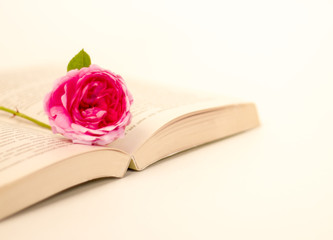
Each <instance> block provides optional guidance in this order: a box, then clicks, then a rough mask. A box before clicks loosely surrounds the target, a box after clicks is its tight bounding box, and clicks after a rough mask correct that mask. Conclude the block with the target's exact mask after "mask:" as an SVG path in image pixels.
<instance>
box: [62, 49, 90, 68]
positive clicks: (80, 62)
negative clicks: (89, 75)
mask: <svg viewBox="0 0 333 240" xmlns="http://www.w3.org/2000/svg"><path fill="white" fill-rule="evenodd" d="M90 64H91V60H90V56H89V55H88V53H86V52H85V51H84V50H83V49H82V50H81V51H80V52H79V53H78V54H76V55H75V57H73V58H72V60H70V62H69V63H68V66H67V72H68V71H70V70H73V69H79V70H80V69H81V68H83V67H89V66H90Z"/></svg>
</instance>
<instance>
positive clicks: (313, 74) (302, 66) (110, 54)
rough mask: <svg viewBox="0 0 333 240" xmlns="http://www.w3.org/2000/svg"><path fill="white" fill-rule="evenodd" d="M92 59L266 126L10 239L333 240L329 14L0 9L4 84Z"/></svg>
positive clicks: (69, 202)
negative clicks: (248, 113) (247, 106)
mask: <svg viewBox="0 0 333 240" xmlns="http://www.w3.org/2000/svg"><path fill="white" fill-rule="evenodd" d="M82 48H84V49H85V50H86V51H87V52H88V53H89V54H90V56H91V58H92V61H93V63H95V64H98V65H100V66H102V67H105V68H108V69H110V70H112V71H114V72H116V73H118V74H120V75H122V76H123V77H124V78H125V79H126V78H136V79H138V80H145V81H153V82H162V83H164V84H170V85H172V86H174V87H178V88H193V89H201V90H205V91H211V92H214V93H218V94H221V95H232V96H236V97H241V98H244V99H250V100H253V101H254V102H255V103H256V104H257V107H258V110H259V115H260V118H261V122H262V126H261V127H260V128H257V129H255V130H253V131H249V132H247V133H244V134H241V135H238V136H235V137H232V138H228V139H225V140H223V141H218V142H215V143H212V144H208V145H205V146H203V147H200V148H196V149H193V150H191V151H187V152H185V153H182V154H179V155H177V156H174V157H171V158H169V159H166V160H163V161H161V162H159V163H157V164H155V165H153V166H151V167H149V168H148V169H146V170H145V171H143V172H129V173H128V174H127V176H126V177H125V178H123V179H120V180H116V179H111V180H110V179H104V180H100V181H94V182H92V183H90V184H85V185H83V186H80V187H77V188H74V189H71V190H69V191H66V192H64V193H62V194H59V195H57V196H55V197H53V198H51V199H49V200H46V201H44V202H43V203H40V204H37V205H36V206H34V207H32V208H29V209H28V210H25V211H23V212H21V213H19V214H17V215H15V216H13V217H11V218H8V219H7V220H4V221H2V222H0V238H1V239H73V238H76V239H256V240H258V239H333V206H332V203H333V150H332V149H333V148H332V147H333V146H332V145H333V144H332V135H333V127H332V124H333V107H332V104H333V96H332V91H333V83H332V82H333V2H332V1H330V0H327V1H323V0H316V1H314V0H313V1H305V0H299V1H297V0H281V1H259V0H253V1H245V0H243V1H242V0H238V1H210V0H205V1H194V0H193V1H184V0H178V1H175V0H168V1H149V0H146V1H128V0H126V1H100V0H95V1H68V0H58V1H45V0H44V1H42V0H40V1H37V0H31V1H23V0H22V1H15V0H13V1H9V0H7V1H5V0H0V70H1V71H3V70H7V69H12V70H15V69H16V68H20V67H29V66H39V65H49V64H58V65H63V66H64V73H65V69H66V66H67V63H68V61H69V60H70V58H71V57H72V56H74V55H75V54H76V53H77V52H78V51H79V50H80V49H82ZM0 87H1V86H0ZM0 207H5V206H0Z"/></svg>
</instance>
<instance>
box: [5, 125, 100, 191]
mask: <svg viewBox="0 0 333 240" xmlns="http://www.w3.org/2000/svg"><path fill="white" fill-rule="evenodd" d="M97 149H98V150H100V149H105V148H103V147H96V146H95V147H93V146H86V145H80V144H72V143H71V142H70V141H69V140H67V139H64V138H63V137H61V136H58V135H54V134H52V133H51V132H50V131H49V132H48V131H39V129H34V128H27V127H26V126H22V125H21V126H20V125H17V124H13V123H10V122H8V121H2V120H0V186H1V185H3V184H5V183H6V182H10V181H12V180H14V179H17V178H20V177H22V176H24V175H26V174H28V173H30V172H34V171H36V170H38V169H42V168H43V167H45V166H49V165H52V164H54V163H57V162H59V161H61V160H64V159H66V158H68V157H72V156H75V155H78V154H83V153H86V152H90V151H95V150H97Z"/></svg>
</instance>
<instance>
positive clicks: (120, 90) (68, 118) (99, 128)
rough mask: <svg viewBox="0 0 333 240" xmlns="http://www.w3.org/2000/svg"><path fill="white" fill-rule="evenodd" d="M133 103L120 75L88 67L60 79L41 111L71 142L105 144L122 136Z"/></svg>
mask: <svg viewBox="0 0 333 240" xmlns="http://www.w3.org/2000/svg"><path fill="white" fill-rule="evenodd" d="M132 102H133V98H132V95H131V93H130V92H129V91H128V90H127V88H126V85H125V82H124V80H123V79H122V77H121V76H119V75H116V74H114V73H112V72H110V71H108V70H104V69H102V68H100V67H98V66H96V65H90V66H89V67H87V68H81V69H80V70H77V69H75V70H71V71H69V72H68V73H67V74H66V75H65V76H63V77H61V78H59V79H58V80H57V81H56V83H55V85H54V87H53V90H52V91H51V92H50V93H49V94H47V95H46V97H45V100H44V109H45V112H46V114H47V116H48V117H49V121H50V125H51V127H52V131H53V132H54V133H60V134H62V135H64V136H65V137H67V138H69V139H72V141H73V143H83V144H89V145H91V144H96V145H106V144H108V143H110V142H112V141H114V140H115V139H117V138H119V137H121V136H123V135H124V131H125V127H126V126H127V125H128V124H129V123H130V121H131V113H130V106H131V104H132Z"/></svg>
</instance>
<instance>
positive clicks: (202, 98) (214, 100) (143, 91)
mask: <svg viewBox="0 0 333 240" xmlns="http://www.w3.org/2000/svg"><path fill="white" fill-rule="evenodd" d="M128 83H129V89H130V91H131V92H132V94H133V97H134V104H133V106H132V108H131V112H132V114H133V119H132V122H131V124H130V125H129V126H128V127H127V128H126V135H125V137H124V138H122V139H118V140H116V141H115V142H113V143H111V144H110V146H112V147H114V148H118V149H122V150H123V151H125V152H127V153H129V154H132V153H134V152H135V151H136V150H137V149H138V148H139V147H140V146H142V144H143V143H144V142H145V141H147V139H148V138H150V137H151V136H152V135H153V134H154V133H155V132H156V131H157V130H158V129H160V128H161V127H162V126H164V125H165V124H168V123H170V122H171V121H173V120H176V119H177V118H178V117H180V116H184V115H186V114H194V113H195V112H197V111H207V110H208V109H213V108H216V107H221V106H227V105H230V104H237V103H240V102H242V101H241V100H239V99H235V98H230V97H221V96H216V95H214V96H212V95H209V94H207V93H205V94H202V93H200V94H199V93H193V92H189V91H186V90H180V89H171V88H170V87H165V86H158V85H154V84H149V85H147V83H140V82H136V81H128Z"/></svg>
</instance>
